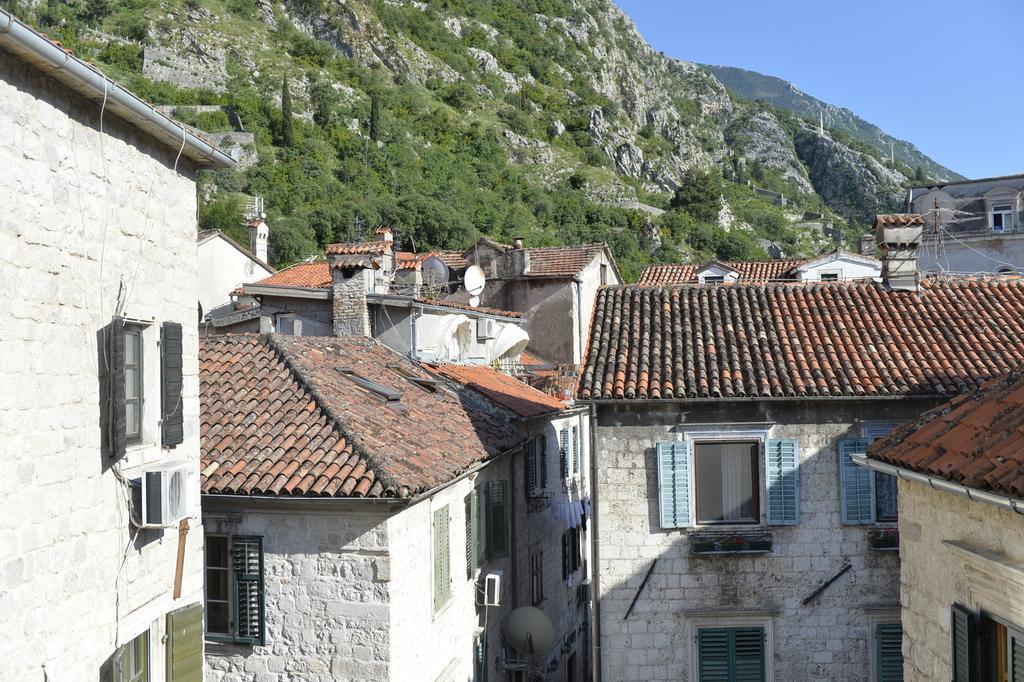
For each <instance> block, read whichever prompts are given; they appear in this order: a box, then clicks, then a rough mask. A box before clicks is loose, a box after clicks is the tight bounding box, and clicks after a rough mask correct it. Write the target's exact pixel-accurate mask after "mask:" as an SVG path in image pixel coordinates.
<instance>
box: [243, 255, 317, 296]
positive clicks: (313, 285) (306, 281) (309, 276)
mask: <svg viewBox="0 0 1024 682" xmlns="http://www.w3.org/2000/svg"><path fill="white" fill-rule="evenodd" d="M252 284H254V285H256V286H261V287H305V288H308V289H330V288H331V270H330V268H329V267H328V266H327V261H315V262H313V263H296V264H295V265H293V266H291V267H288V268H285V269H284V270H281V271H279V272H276V273H274V274H273V275H271V276H270V277H265V278H263V279H261V280H259V281H258V282H253V283H252Z"/></svg>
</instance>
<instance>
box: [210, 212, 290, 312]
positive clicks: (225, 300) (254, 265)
mask: <svg viewBox="0 0 1024 682" xmlns="http://www.w3.org/2000/svg"><path fill="white" fill-rule="evenodd" d="M265 229H266V222H264V221H260V222H259V224H258V225H254V226H252V227H250V230H251V231H252V232H253V233H256V232H258V231H260V230H265ZM252 241H254V242H257V244H259V243H262V244H263V253H264V258H265V257H266V237H264V236H257V235H256V234H254V235H253V240H252ZM196 251H197V254H198V258H199V318H200V319H202V318H203V317H204V316H205V315H206V314H207V313H209V312H210V311H211V310H213V309H214V308H218V307H220V306H223V305H228V304H230V303H231V296H232V292H233V291H235V289H237V288H238V287H240V286H242V284H244V283H246V282H255V281H257V280H260V279H263V278H264V277H269V276H270V275H272V274H274V272H275V270H274V269H273V268H272V267H270V266H269V265H268V264H267V263H266V260H261V259H259V258H257V257H256V256H255V255H253V253H252V252H251V251H249V250H246V249H244V248H242V247H241V246H240V245H239V244H238V243H237V242H236V241H235V240H233V239H232V238H231V237H228V236H227V235H226V234H224V233H223V232H221V231H220V230H207V231H204V232H201V233H200V234H199V236H198V238H197V239H196Z"/></svg>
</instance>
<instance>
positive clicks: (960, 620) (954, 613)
mask: <svg viewBox="0 0 1024 682" xmlns="http://www.w3.org/2000/svg"><path fill="white" fill-rule="evenodd" d="M949 629H950V634H951V639H952V651H953V653H952V658H953V682H974V681H975V680H976V679H977V677H976V676H975V674H974V669H975V665H976V662H975V656H976V654H975V645H976V642H977V634H976V630H975V620H974V614H972V613H971V612H970V611H968V610H967V609H966V608H964V607H963V606H960V605H959V604H953V606H952V607H951V609H950V628H949Z"/></svg>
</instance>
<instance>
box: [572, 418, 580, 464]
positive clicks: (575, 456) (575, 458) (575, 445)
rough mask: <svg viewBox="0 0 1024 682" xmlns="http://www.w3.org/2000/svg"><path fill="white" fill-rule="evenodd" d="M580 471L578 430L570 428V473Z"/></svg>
mask: <svg viewBox="0 0 1024 682" xmlns="http://www.w3.org/2000/svg"><path fill="white" fill-rule="evenodd" d="M579 471H580V432H579V428H578V427H576V426H574V427H572V472H573V473H574V474H576V473H579Z"/></svg>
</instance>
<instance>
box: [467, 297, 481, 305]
mask: <svg viewBox="0 0 1024 682" xmlns="http://www.w3.org/2000/svg"><path fill="white" fill-rule="evenodd" d="M469 305H470V306H472V307H474V308H475V307H477V306H478V305H480V297H479V296H470V297H469Z"/></svg>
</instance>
